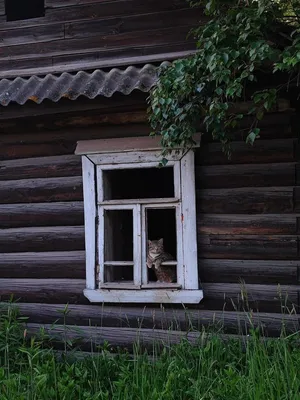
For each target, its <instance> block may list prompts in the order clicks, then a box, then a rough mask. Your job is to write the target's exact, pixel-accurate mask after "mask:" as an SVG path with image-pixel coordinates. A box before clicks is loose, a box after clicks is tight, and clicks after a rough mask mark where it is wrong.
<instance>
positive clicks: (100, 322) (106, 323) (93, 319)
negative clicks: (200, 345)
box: [2, 303, 300, 336]
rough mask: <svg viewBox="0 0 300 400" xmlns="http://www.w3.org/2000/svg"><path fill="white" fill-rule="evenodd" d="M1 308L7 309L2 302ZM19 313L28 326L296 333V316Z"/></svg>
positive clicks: (73, 309)
mask: <svg viewBox="0 0 300 400" xmlns="http://www.w3.org/2000/svg"><path fill="white" fill-rule="evenodd" d="M2 306H3V307H4V308H6V307H8V304H7V303H3V304H2ZM15 306H16V307H17V308H18V309H19V311H20V314H21V315H22V316H24V317H27V318H28V320H27V321H28V322H29V323H39V324H53V323H57V324H63V323H66V324H68V325H77V324H78V323H79V321H80V325H82V326H93V325H96V326H101V327H116V328H118V327H119V328H121V327H127V328H149V329H165V330H167V329H175V330H188V329H191V328H192V329H199V330H201V329H202V328H203V327H205V328H216V329H218V330H221V331H222V330H223V331H225V332H230V333H241V332H244V333H247V332H248V331H249V329H250V328H252V327H257V326H259V327H260V328H261V329H262V330H263V332H264V334H265V335H271V336H272V335H278V334H280V332H281V331H282V329H283V328H285V330H286V332H289V333H290V332H296V331H297V330H299V322H300V318H299V316H298V315H296V314H289V313H287V314H276V313H248V312H238V311H235V312H231V311H218V310H188V309H186V308H185V309H184V310H183V309H174V308H172V309H171V308H161V307H156V308H153V307H143V309H142V310H141V308H140V307H126V306H123V307H119V306H111V307H108V306H95V305H77V304H70V305H68V306H67V307H66V306H65V305H63V304H40V303H27V304H25V303H23V304H22V303H18V304H15V305H13V307H15Z"/></svg>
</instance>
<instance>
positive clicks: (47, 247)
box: [0, 226, 84, 253]
mask: <svg viewBox="0 0 300 400" xmlns="http://www.w3.org/2000/svg"><path fill="white" fill-rule="evenodd" d="M72 250H84V227H83V226H67V227H64V226H59V227H34V228H32V227H30V228H11V229H1V230H0V252H2V253H14V252H15V253H19V252H22V251H25V252H26V251H36V252H40V251H72Z"/></svg>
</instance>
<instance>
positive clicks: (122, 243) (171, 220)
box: [76, 137, 202, 303]
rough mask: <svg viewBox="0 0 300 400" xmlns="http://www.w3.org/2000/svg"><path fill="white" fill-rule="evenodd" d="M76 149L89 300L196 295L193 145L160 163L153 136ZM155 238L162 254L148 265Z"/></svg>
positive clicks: (186, 299) (194, 299)
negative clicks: (159, 260)
mask: <svg viewBox="0 0 300 400" xmlns="http://www.w3.org/2000/svg"><path fill="white" fill-rule="evenodd" d="M76 154H80V155H81V156H82V166H83V188H84V212H85V239H86V279H87V281H86V282H87V283H86V289H85V291H84V293H85V296H86V297H87V298H88V299H89V300H90V301H91V302H120V303H122V302H130V303H147V302H149V303H198V302H199V301H200V300H201V299H202V290H199V282H198V266H197V240H196V211H195V178H194V152H193V150H190V151H188V152H187V153H185V154H183V153H182V152H181V151H177V152H174V153H172V154H171V155H170V156H169V161H168V164H167V166H166V167H163V168H158V164H159V160H160V148H159V142H158V140H157V138H151V137H140V138H125V139H102V140H90V141H82V142H79V143H78V145H77V149H76ZM154 240H155V241H156V244H157V242H158V245H159V247H160V248H161V246H162V245H163V248H164V253H163V256H164V259H162V264H161V266H160V267H159V266H156V265H152V267H151V268H150V267H147V255H148V251H149V250H148V249H149V245H150V242H149V241H151V242H153V241H154ZM152 245H153V243H152ZM151 254H155V256H154V258H155V257H156V254H157V253H151ZM155 259H156V258H155ZM150 266H151V265H150Z"/></svg>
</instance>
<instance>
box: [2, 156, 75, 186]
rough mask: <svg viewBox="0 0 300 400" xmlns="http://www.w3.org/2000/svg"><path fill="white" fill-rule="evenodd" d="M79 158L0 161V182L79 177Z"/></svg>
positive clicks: (58, 157)
mask: <svg viewBox="0 0 300 400" xmlns="http://www.w3.org/2000/svg"><path fill="white" fill-rule="evenodd" d="M81 169H82V168H81V158H80V157H78V156H75V155H69V156H56V157H38V158H29V159H27V158H25V159H19V160H7V161H0V180H13V179H28V178H29V179H33V178H53V177H62V176H80V175H81Z"/></svg>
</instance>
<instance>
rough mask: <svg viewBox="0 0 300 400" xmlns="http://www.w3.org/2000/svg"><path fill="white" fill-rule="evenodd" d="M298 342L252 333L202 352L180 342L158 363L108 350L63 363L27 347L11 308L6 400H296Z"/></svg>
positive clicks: (299, 388)
mask: <svg viewBox="0 0 300 400" xmlns="http://www.w3.org/2000/svg"><path fill="white" fill-rule="evenodd" d="M24 336H25V337H24ZM203 337H204V336H203ZM297 343H298V337H297V334H295V335H293V336H291V337H286V338H280V339H274V340H261V338H259V337H258V334H257V331H254V333H253V334H252V335H251V336H250V337H247V338H246V337H245V338H244V340H242V341H240V340H239V341H237V340H236V341H235V340H229V341H227V342H226V343H225V342H224V341H223V340H222V339H221V338H220V337H219V336H218V335H211V336H209V338H208V339H207V340H202V343H201V345H200V344H199V346H191V345H190V344H188V343H186V342H182V343H181V344H180V345H176V346H174V347H172V348H165V349H164V350H163V351H162V353H161V354H160V355H156V356H155V357H153V353H152V357H148V356H147V355H146V354H141V353H140V352H139V354H138V353H137V354H135V355H134V356H133V357H132V356H130V355H128V354H122V353H121V352H119V353H118V354H116V355H115V356H114V357H111V355H110V354H108V352H107V351H106V350H105V349H101V351H100V350H99V354H98V355H97V354H94V356H93V357H85V358H80V359H78V358H76V357H74V354H73V353H72V352H70V353H69V352H67V353H65V352H63V355H61V354H60V356H59V357H58V356H57V352H56V351H54V350H53V349H52V348H51V347H50V348H47V347H46V346H45V343H44V342H43V340H38V339H30V340H27V339H26V332H24V327H23V326H22V320H17V317H16V313H15V311H14V309H9V310H8V311H6V312H5V313H4V312H3V313H2V315H1V317H0V400H4V399H5V400H6V399H7V400H23V399H24V400H29V399H30V400H33V399H36V400H37V399H39V400H44V399H47V400H49V399H57V400H62V399H65V400H72V399H76V400H81V399H88V400H96V399H101V400H102V399H103V400H104V399H109V400H115V399H119V400H128V399H136V400H160V399H161V400H171V399H178V400H180V399H184V400H189V399H197V400H202V399H203V400H219V399H220V400H221V399H224V400H231V399H234V400H238V399H242V400H248V399H249V400H250V399H251V400H256V399H261V400H273V399H274V400H281V399H290V400H297V399H300V394H299V393H300V348H299V347H298V345H297ZM66 347H67V346H66ZM107 348H108V347H107Z"/></svg>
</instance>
